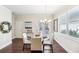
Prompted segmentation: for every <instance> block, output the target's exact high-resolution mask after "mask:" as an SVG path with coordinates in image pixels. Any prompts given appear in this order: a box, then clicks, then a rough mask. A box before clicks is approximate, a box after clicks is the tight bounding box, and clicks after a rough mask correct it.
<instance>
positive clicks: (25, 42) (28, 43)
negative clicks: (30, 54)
mask: <svg viewBox="0 0 79 59" xmlns="http://www.w3.org/2000/svg"><path fill="white" fill-rule="evenodd" d="M30 44H31V40H29V39H28V35H27V33H23V51H24V49H25V48H27V46H28V45H30Z"/></svg>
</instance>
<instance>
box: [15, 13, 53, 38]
mask: <svg viewBox="0 0 79 59" xmlns="http://www.w3.org/2000/svg"><path fill="white" fill-rule="evenodd" d="M45 18H47V19H52V18H53V16H52V15H43V14H28V15H16V16H15V23H16V25H15V28H16V29H15V37H16V38H22V33H23V32H25V28H24V26H25V25H24V22H25V21H27V20H30V21H32V31H33V33H37V30H38V24H39V20H41V19H45Z"/></svg>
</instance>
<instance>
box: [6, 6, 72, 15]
mask: <svg viewBox="0 0 79 59" xmlns="http://www.w3.org/2000/svg"><path fill="white" fill-rule="evenodd" d="M5 7H7V8H9V9H10V10H12V11H13V13H14V14H16V15H24V14H55V13H56V12H61V9H63V10H64V7H67V6H66V5H5ZM70 7H72V6H70ZM70 7H69V8H70Z"/></svg>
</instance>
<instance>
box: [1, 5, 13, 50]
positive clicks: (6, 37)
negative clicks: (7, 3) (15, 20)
mask: <svg viewBox="0 0 79 59" xmlns="http://www.w3.org/2000/svg"><path fill="white" fill-rule="evenodd" d="M3 21H8V22H10V23H11V24H12V15H11V11H10V10H9V9H7V8H5V7H4V6H0V23H1V22H3ZM11 43H12V32H11V31H10V32H9V33H6V34H3V33H1V32H0V49H2V48H4V47H6V46H7V45H9V44H11Z"/></svg>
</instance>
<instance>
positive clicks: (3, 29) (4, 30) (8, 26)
mask: <svg viewBox="0 0 79 59" xmlns="http://www.w3.org/2000/svg"><path fill="white" fill-rule="evenodd" d="M11 28H12V26H11V24H10V23H9V22H7V21H3V22H2V23H1V25H0V31H1V32H2V33H9V32H10V30H11Z"/></svg>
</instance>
